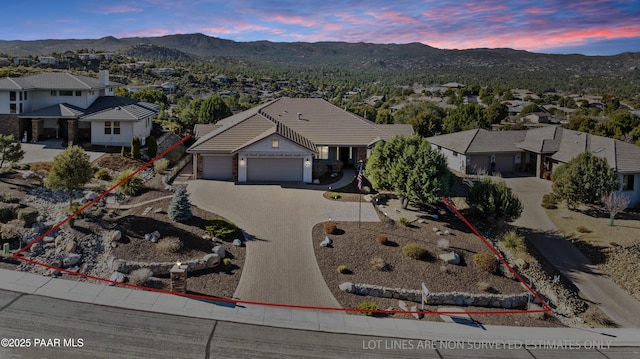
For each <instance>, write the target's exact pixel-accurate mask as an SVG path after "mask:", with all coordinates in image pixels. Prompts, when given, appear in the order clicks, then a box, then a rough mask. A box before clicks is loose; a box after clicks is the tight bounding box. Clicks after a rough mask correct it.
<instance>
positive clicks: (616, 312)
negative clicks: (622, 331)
mask: <svg viewBox="0 0 640 359" xmlns="http://www.w3.org/2000/svg"><path fill="white" fill-rule="evenodd" d="M505 180H506V181H507V185H509V187H511V189H512V190H513V191H514V192H515V193H516V194H517V195H518V197H519V198H520V199H521V201H522V203H523V206H524V210H523V211H522V216H521V217H520V218H519V219H518V220H516V221H515V222H514V223H513V224H514V225H515V226H519V227H523V228H527V229H531V230H532V231H533V233H532V234H531V235H530V236H528V240H529V241H530V242H531V243H533V245H535V246H536V248H537V249H538V250H539V251H540V253H542V255H544V256H545V257H546V258H547V259H548V260H549V262H551V263H552V264H553V265H554V266H555V267H556V268H558V270H560V272H562V274H563V275H565V276H566V277H567V278H569V279H570V280H571V281H572V282H573V283H574V284H575V285H576V287H577V288H578V289H579V290H580V292H582V294H584V296H585V297H586V298H588V299H589V300H591V301H593V302H595V303H596V304H597V305H598V307H600V309H602V311H603V312H604V313H605V314H607V315H608V316H609V317H610V318H611V319H612V320H613V321H615V322H616V323H618V325H620V326H622V327H629V328H640V302H638V301H637V300H636V299H635V298H633V297H632V296H631V295H629V294H628V293H627V292H625V291H624V290H622V289H621V288H620V287H618V286H617V285H616V284H615V283H614V282H613V281H611V280H610V279H609V278H607V277H606V276H604V275H603V274H602V273H601V272H599V271H598V270H597V268H596V267H595V266H593V265H591V264H590V262H589V260H588V259H587V258H586V257H585V256H584V255H583V254H582V253H581V252H580V251H579V250H578V249H577V248H576V247H575V246H574V245H573V244H572V243H571V242H570V241H568V240H567V239H565V238H564V237H562V236H561V235H560V234H559V233H558V230H557V228H556V227H555V225H554V224H553V222H551V220H550V219H549V217H547V214H546V213H545V211H544V209H543V208H542V206H540V203H541V201H542V196H543V195H544V194H546V193H549V192H551V182H549V181H545V180H542V179H538V178H532V177H518V178H507V179H505Z"/></svg>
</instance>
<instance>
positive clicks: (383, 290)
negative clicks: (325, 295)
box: [340, 282, 529, 309]
mask: <svg viewBox="0 0 640 359" xmlns="http://www.w3.org/2000/svg"><path fill="white" fill-rule="evenodd" d="M340 289H341V290H342V291H344V292H347V293H354V294H359V295H370V296H372V297H381V298H394V299H400V300H410V301H412V302H417V303H420V302H421V301H422V291H420V290H417V289H402V288H387V287H382V286H377V285H371V284H360V283H358V284H354V283H352V282H344V283H342V284H340ZM528 299H529V293H522V294H512V295H504V294H489V293H487V294H472V293H459V292H449V293H429V294H428V296H427V304H429V305H458V306H473V307H488V308H503V309H516V308H525V307H526V305H527V301H528Z"/></svg>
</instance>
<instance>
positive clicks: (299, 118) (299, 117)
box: [298, 112, 302, 120]
mask: <svg viewBox="0 0 640 359" xmlns="http://www.w3.org/2000/svg"><path fill="white" fill-rule="evenodd" d="M298 120H302V114H301V113H300V112H298Z"/></svg>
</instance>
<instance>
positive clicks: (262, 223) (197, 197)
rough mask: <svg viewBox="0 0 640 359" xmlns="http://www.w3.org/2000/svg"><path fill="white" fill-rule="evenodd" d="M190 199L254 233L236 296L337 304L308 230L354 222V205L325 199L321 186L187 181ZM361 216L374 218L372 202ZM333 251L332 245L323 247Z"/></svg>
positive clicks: (368, 219)
mask: <svg viewBox="0 0 640 359" xmlns="http://www.w3.org/2000/svg"><path fill="white" fill-rule="evenodd" d="M187 189H188V191H189V193H190V199H191V203H192V204H194V205H196V206H198V207H200V208H202V209H205V210H207V211H210V212H213V213H217V214H219V215H221V216H223V217H226V218H228V219H229V220H231V221H233V222H235V223H236V224H237V225H238V226H239V227H240V228H242V229H244V230H245V231H246V232H248V233H249V234H251V235H252V236H254V237H255V239H254V240H252V241H249V242H246V245H247V256H246V260H245V265H244V269H243V271H242V277H241V278H240V283H239V284H238V288H237V290H236V293H235V297H236V298H237V299H242V300H248V301H259V302H266V303H283V304H293V305H306V306H319V307H339V306H340V305H339V304H338V302H337V301H336V299H335V298H334V296H333V294H331V291H330V290H329V288H328V287H327V284H326V283H325V281H324V278H323V277H322V273H321V272H320V268H319V267H318V264H317V261H316V258H315V254H314V251H313V242H312V240H320V239H318V238H315V239H312V238H311V230H312V228H313V226H314V225H315V224H317V223H319V222H323V221H327V220H329V219H331V220H332V221H337V222H341V221H357V220H358V203H357V202H356V203H349V202H337V201H329V200H326V199H324V198H323V197H322V193H323V191H322V190H318V189H299V188H283V187H281V186H279V185H251V184H234V183H233V182H223V181H206V180H196V181H190V182H189V184H188V186H187ZM362 220H363V221H365V222H377V221H379V219H378V216H377V214H376V212H375V210H374V209H373V206H372V205H371V204H370V203H366V202H364V201H363V203H362ZM327 250H332V249H327Z"/></svg>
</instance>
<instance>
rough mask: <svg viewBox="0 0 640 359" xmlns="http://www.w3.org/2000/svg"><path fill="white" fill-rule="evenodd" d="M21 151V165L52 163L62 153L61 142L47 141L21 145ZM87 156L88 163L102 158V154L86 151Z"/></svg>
mask: <svg viewBox="0 0 640 359" xmlns="http://www.w3.org/2000/svg"><path fill="white" fill-rule="evenodd" d="M21 145H22V149H23V150H24V151H25V155H24V158H23V159H22V161H20V162H19V163H20V164H23V163H33V162H53V158H54V157H55V156H57V155H58V153H60V152H62V151H64V147H62V140H48V141H43V142H38V143H22V144H21ZM86 153H87V154H88V155H89V161H94V160H95V159H97V158H98V157H100V156H102V155H103V154H104V153H103V152H90V151H86Z"/></svg>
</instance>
